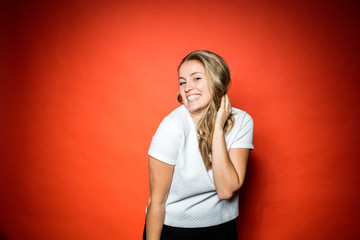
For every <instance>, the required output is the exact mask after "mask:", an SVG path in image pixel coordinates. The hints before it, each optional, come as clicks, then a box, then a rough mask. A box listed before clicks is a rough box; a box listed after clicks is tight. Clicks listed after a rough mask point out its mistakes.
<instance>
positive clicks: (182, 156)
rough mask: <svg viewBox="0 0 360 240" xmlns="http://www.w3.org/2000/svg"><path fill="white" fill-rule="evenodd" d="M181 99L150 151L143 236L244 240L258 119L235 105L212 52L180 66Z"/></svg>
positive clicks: (224, 68)
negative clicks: (244, 203)
mask: <svg viewBox="0 0 360 240" xmlns="http://www.w3.org/2000/svg"><path fill="white" fill-rule="evenodd" d="M178 73H179V92H178V101H179V102H180V103H181V104H182V105H181V106H180V107H178V108H177V109H175V110H174V111H173V112H172V113H170V114H169V115H168V116H167V117H165V118H164V120H163V121H162V122H161V124H160V126H159V127H158V129H157V131H156V133H155V135H154V137H153V139H152V142H151V145H150V149H149V171H150V197H149V201H148V205H147V215H146V227H145V230H144V239H147V240H153V239H156V240H159V239H186V240H191V239H221V240H226V239H229V240H230V239H237V233H236V226H235V220H234V219H235V218H236V217H237V215H238V194H237V190H239V188H240V187H241V185H242V184H243V181H244V177H245V170H246V164H247V160H248V156H249V153H250V150H251V149H253V144H252V137H253V121H252V119H251V117H250V116H249V115H248V114H247V113H246V112H244V111H241V110H239V109H236V108H232V107H231V104H230V100H229V97H228V95H227V94H226V93H227V91H228V87H229V84H230V71H229V68H228V66H227V64H226V63H225V61H224V60H223V59H222V58H221V57H220V56H219V55H217V54H215V53H213V52H210V51H194V52H192V53H190V54H189V55H187V56H186V57H185V58H184V59H183V60H182V62H181V63H180V66H179V69H178Z"/></svg>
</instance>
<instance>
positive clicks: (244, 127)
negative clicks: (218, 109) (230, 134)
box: [231, 113, 254, 149]
mask: <svg viewBox="0 0 360 240" xmlns="http://www.w3.org/2000/svg"><path fill="white" fill-rule="evenodd" d="M237 120H238V121H239V120H240V119H237ZM237 131H238V133H237V134H236V137H235V140H234V143H233V144H232V145H231V148H249V149H254V145H253V133H254V122H253V119H252V118H251V116H250V115H249V114H247V113H245V116H244V117H243V119H242V122H241V126H240V129H237Z"/></svg>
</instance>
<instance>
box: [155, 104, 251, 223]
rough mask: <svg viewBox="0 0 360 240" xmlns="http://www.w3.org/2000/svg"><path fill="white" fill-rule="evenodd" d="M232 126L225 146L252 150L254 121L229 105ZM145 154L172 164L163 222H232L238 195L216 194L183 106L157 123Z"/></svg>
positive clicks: (186, 111) (236, 210) (194, 130)
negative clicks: (221, 195)
mask: <svg viewBox="0 0 360 240" xmlns="http://www.w3.org/2000/svg"><path fill="white" fill-rule="evenodd" d="M232 112H233V113H234V114H235V125H234V127H233V129H232V130H231V132H230V133H229V134H227V135H226V136H225V140H226V146H227V149H228V150H230V148H248V149H254V146H253V144H252V139H253V120H252V118H251V117H250V115H249V114H247V113H246V112H244V111H242V110H239V109H237V108H232ZM148 154H149V155H150V156H151V157H153V158H156V159H158V160H160V161H162V162H165V163H167V164H171V165H175V168H174V175H173V179H172V182H171V187H170V190H169V194H168V198H167V201H166V207H165V220H164V224H165V225H169V226H173V227H187V228H192V227H207V226H213V225H217V224H221V223H224V222H227V221H231V220H233V219H235V218H236V217H237V216H238V212H239V210H238V194H235V195H234V197H233V198H231V199H229V200H220V199H219V197H218V195H217V194H216V189H215V185H214V182H213V176H212V171H211V170H210V171H207V170H206V168H205V165H204V163H203V160H202V157H201V154H200V151H199V147H198V138H197V132H196V125H195V123H194V121H193V119H192V118H191V115H190V113H189V111H188V110H187V108H186V107H185V106H184V105H182V106H180V107H178V108H176V109H175V110H174V111H173V112H171V113H170V114H169V115H168V116H167V117H165V118H164V120H163V121H162V122H161V124H160V125H159V127H158V129H157V131H156V133H155V135H154V136H153V139H152V142H151V145H150V149H149V152H148Z"/></svg>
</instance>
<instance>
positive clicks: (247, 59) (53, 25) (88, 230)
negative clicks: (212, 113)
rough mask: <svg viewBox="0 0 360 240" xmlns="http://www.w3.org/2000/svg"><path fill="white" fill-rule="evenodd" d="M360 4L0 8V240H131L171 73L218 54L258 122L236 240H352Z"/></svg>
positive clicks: (172, 92) (173, 84) (238, 97)
mask: <svg viewBox="0 0 360 240" xmlns="http://www.w3.org/2000/svg"><path fill="white" fill-rule="evenodd" d="M359 10H360V7H359V3H358V1H340V0H339V1H320V0H317V1H300V0H299V1H261V0H259V1H227V0H224V1H210V0H207V1H188V0H184V1H177V2H175V1H165V0H163V1H155V0H154V1H115V0H114V1H79V0H76V1H25V0H24V1H10V0H8V1H2V3H1V14H0V16H1V17H0V18H1V19H0V20H1V21H0V22H1V23H0V24H1V46H2V47H1V48H2V49H1V56H2V57H1V69H0V70H1V73H0V78H1V86H0V107H1V108H0V114H1V146H0V147H1V161H0V182H1V185H0V211H1V212H0V235H1V236H2V238H4V239H21V240H22V239H68V240H71V239H140V238H141V237H140V236H141V235H142V229H143V224H144V220H145V205H146V202H147V197H148V185H149V181H148V169H147V150H148V147H149V144H150V141H151V137H152V135H153V134H154V132H155V130H156V128H157V126H158V124H159V123H160V121H161V120H162V118H163V117H164V116H166V115H167V114H168V113H170V112H171V111H172V110H173V109H174V108H176V107H177V106H178V103H177V102H176V92H177V88H178V84H177V66H178V64H179V62H180V60H181V58H182V57H184V56H185V55H186V54H187V53H189V52H190V51H193V50H196V49H208V50H212V51H214V52H216V53H218V54H220V55H222V56H223V57H224V58H225V60H226V61H227V62H228V64H229V66H230V69H231V71H232V79H233V85H232V88H231V90H230V92H229V95H230V98H231V101H232V104H233V106H235V107H238V108H241V109H244V110H246V111H247V112H248V113H249V114H250V115H251V116H252V117H253V118H254V122H255V132H254V144H255V150H254V151H253V152H252V153H251V159H250V162H249V166H248V172H247V176H246V183H245V185H244V187H243V188H242V189H241V191H240V195H241V201H240V211H241V213H240V216H239V218H238V219H237V225H238V231H239V236H241V239H246V240H252V239H254V240H255V239H256V240H262V239H264V240H265V239H266V240H268V239H299V240H300V239H301V240H302V239H312V240H313V239H359V238H360V232H359V230H358V228H357V227H358V225H359V217H360V209H359V202H360V193H359V181H360V177H359V170H360V166H359V165H360V164H359V155H360V150H359V144H360V138H359V133H360V131H359V121H360V115H359V100H360V99H359V85H360V83H359V80H360V79H359V75H360V74H359V69H360V66H359V56H360V54H359V53H360V51H359V50H360V47H359V46H360V44H359V43H360V28H359V26H360V21H359V17H358V15H359V12H360V11H359Z"/></svg>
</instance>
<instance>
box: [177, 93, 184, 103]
mask: <svg viewBox="0 0 360 240" xmlns="http://www.w3.org/2000/svg"><path fill="white" fill-rule="evenodd" d="M177 100H178V102H179V103H181V104H183V99H182V97H181V96H180V92H178V93H177Z"/></svg>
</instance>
